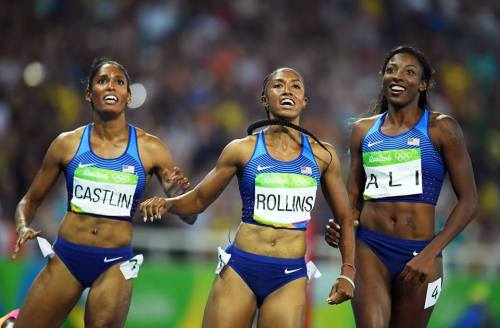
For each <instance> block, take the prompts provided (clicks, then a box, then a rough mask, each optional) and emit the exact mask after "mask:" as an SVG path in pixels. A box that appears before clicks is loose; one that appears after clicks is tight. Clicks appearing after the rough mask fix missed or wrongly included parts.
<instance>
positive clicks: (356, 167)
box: [347, 124, 365, 210]
mask: <svg viewBox="0 0 500 328" xmlns="http://www.w3.org/2000/svg"><path fill="white" fill-rule="evenodd" d="M364 133H365V132H364V131H363V130H362V128H361V127H360V126H359V125H358V124H355V125H354V126H353V130H352V134H351V141H350V147H349V152H350V158H351V163H350V167H349V177H348V179H347V190H348V193H349V197H350V200H351V204H352V207H353V208H354V209H356V210H360V209H361V204H362V195H363V189H364V184H365V176H364V171H363V163H362V159H361V143H362V140H363V136H364Z"/></svg>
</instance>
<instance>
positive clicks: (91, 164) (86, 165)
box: [78, 163, 95, 167]
mask: <svg viewBox="0 0 500 328" xmlns="http://www.w3.org/2000/svg"><path fill="white" fill-rule="evenodd" d="M94 165H95V163H90V164H82V163H80V164H78V167H88V166H94Z"/></svg>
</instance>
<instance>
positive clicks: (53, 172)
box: [25, 137, 66, 204]
mask: <svg viewBox="0 0 500 328" xmlns="http://www.w3.org/2000/svg"><path fill="white" fill-rule="evenodd" d="M65 152H66V148H65V141H63V140H61V138H60V137H59V138H57V139H55V140H54V141H53V142H52V144H51V145H50V146H49V149H48V150H47V153H46V154H45V157H44V159H43V162H42V165H41V167H40V169H39V170H38V172H37V173H36V175H35V177H34V179H33V182H32V183H31V186H30V187H29V189H28V192H27V193H26V195H25V198H27V199H28V200H30V201H31V202H33V203H36V204H39V203H40V202H41V201H42V200H43V198H44V197H45V195H46V194H47V193H48V191H49V190H50V189H51V188H52V186H53V185H54V183H55V182H56V181H57V178H58V177H59V174H60V173H61V171H62V169H63V166H62V160H63V157H64V155H65Z"/></svg>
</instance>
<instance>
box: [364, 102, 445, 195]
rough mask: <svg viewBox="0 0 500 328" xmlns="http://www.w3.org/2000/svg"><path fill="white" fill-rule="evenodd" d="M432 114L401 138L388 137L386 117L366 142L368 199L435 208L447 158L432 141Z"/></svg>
mask: <svg viewBox="0 0 500 328" xmlns="http://www.w3.org/2000/svg"><path fill="white" fill-rule="evenodd" d="M429 116H430V114H429V111H428V110H427V109H426V110H424V112H423V113H422V116H421V117H420V119H419V121H418V122H417V124H416V125H415V126H414V127H413V128H412V129H410V130H409V131H407V132H405V133H402V134H400V135H397V136H388V135H385V134H384V133H383V132H382V130H381V126H382V124H383V123H384V120H385V118H386V117H387V112H386V113H384V114H382V115H381V116H380V117H379V118H378V119H377V121H376V122H375V124H374V125H373V126H372V127H371V128H370V130H369V131H368V133H367V134H366V136H365V137H364V139H363V142H362V147H361V149H362V157H363V167H364V170H365V175H366V182H365V189H364V193H363V196H364V199H365V200H368V201H390V202H418V203H428V204H433V205H435V204H436V202H437V200H438V197H439V193H440V191H441V186H442V184H443V179H444V176H445V174H446V169H445V165H444V161H443V158H442V157H441V154H440V153H439V152H438V151H437V150H436V148H435V147H434V145H433V144H432V142H431V140H430V138H429Z"/></svg>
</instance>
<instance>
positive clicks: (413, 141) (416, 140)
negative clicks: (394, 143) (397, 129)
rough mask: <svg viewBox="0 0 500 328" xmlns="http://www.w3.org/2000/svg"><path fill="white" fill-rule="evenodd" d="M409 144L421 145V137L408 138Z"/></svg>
mask: <svg viewBox="0 0 500 328" xmlns="http://www.w3.org/2000/svg"><path fill="white" fill-rule="evenodd" d="M408 146H420V138H408Z"/></svg>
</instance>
